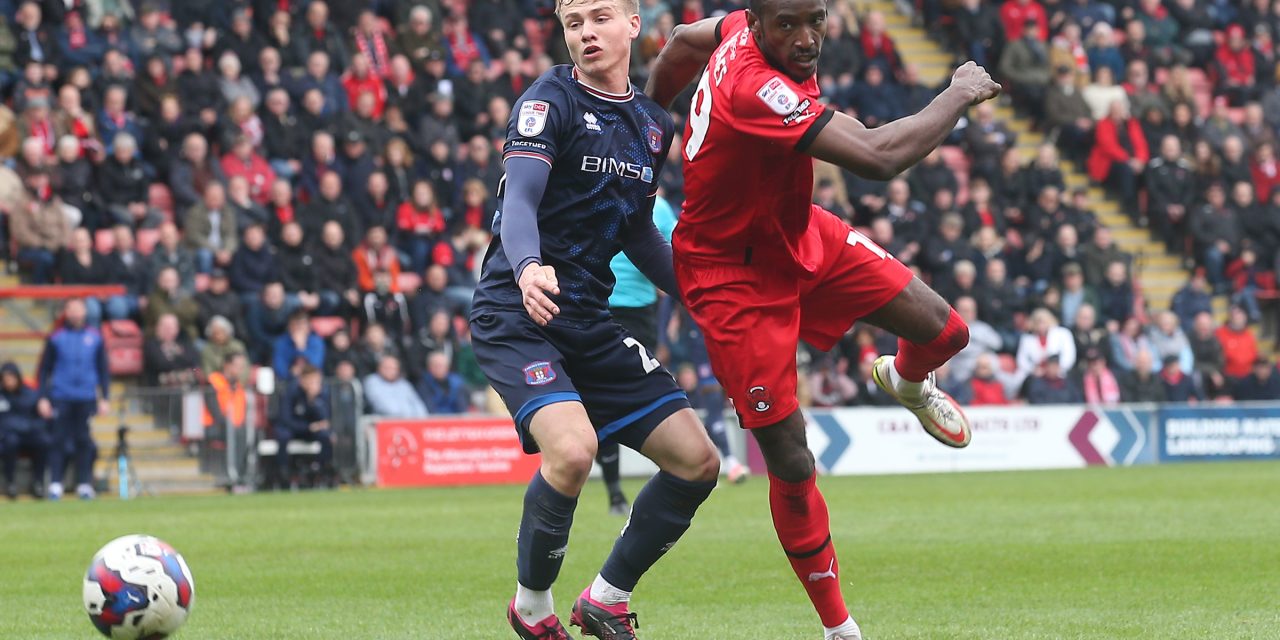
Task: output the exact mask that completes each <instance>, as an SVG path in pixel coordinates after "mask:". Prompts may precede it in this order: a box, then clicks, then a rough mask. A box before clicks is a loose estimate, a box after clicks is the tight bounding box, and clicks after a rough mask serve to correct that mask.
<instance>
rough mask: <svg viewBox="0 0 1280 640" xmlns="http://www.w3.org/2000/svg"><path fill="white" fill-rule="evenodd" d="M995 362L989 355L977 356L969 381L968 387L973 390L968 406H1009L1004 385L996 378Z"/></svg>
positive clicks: (993, 357)
mask: <svg viewBox="0 0 1280 640" xmlns="http://www.w3.org/2000/svg"><path fill="white" fill-rule="evenodd" d="M995 362H996V360H995V356H993V355H991V354H989V353H984V354H982V355H980V356H978V362H977V364H975V365H974V368H973V377H972V378H970V379H969V386H970V388H972V389H973V400H972V401H970V402H969V405H970V406H974V407H977V406H982V405H1005V404H1009V398H1008V396H1007V395H1005V392H1004V384H1003V383H1001V382H1000V380H999V379H998V378H996V364H995Z"/></svg>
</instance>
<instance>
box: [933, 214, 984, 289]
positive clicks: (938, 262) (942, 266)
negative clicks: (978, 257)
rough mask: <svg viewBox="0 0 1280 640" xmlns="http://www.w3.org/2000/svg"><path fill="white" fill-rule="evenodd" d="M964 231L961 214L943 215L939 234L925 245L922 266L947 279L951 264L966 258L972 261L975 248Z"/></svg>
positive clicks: (939, 225)
mask: <svg viewBox="0 0 1280 640" xmlns="http://www.w3.org/2000/svg"><path fill="white" fill-rule="evenodd" d="M963 231H964V220H963V219H962V218H961V217H960V214H958V213H948V214H946V215H944V216H942V221H941V222H940V223H939V224H938V233H937V235H935V236H933V237H932V238H930V239H929V241H928V242H926V243H925V245H924V251H923V252H922V253H921V256H920V266H921V267H923V268H924V269H925V270H926V271H928V272H929V273H932V274H934V276H935V277H942V278H944V279H945V277H946V275H947V274H949V273H950V272H951V266H952V265H954V264H955V263H956V262H957V261H960V260H965V261H969V262H970V263H972V261H973V248H972V247H970V246H969V241H968V240H967V239H966V238H965V237H964V236H963V235H962V232H963Z"/></svg>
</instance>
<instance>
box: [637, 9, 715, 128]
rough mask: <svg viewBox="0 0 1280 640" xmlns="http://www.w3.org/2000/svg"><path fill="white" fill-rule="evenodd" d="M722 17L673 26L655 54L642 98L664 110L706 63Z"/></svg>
mask: <svg viewBox="0 0 1280 640" xmlns="http://www.w3.org/2000/svg"><path fill="white" fill-rule="evenodd" d="M723 20H724V18H704V19H702V20H699V21H697V22H693V23H690V24H681V25H676V28H675V30H674V31H672V32H671V39H670V40H668V41H667V45H666V46H665V47H663V48H662V51H661V52H660V53H659V54H658V59H657V60H655V61H654V63H653V71H652V72H650V73H649V82H648V83H647V84H646V85H645V87H644V93H645V95H647V96H649V97H650V98H652V99H653V101H654V102H657V103H658V104H660V105H662V106H663V107H664V108H669V107H670V106H671V101H672V100H675V99H676V96H677V95H679V94H680V92H681V91H682V90H683V89H684V88H685V87H687V86H689V83H690V82H693V80H694V78H697V77H698V74H699V73H701V72H702V70H703V69H704V68H706V66H707V60H708V59H710V58H711V54H712V53H714V52H715V50H716V47H717V46H719V45H720V23H721V22H722V21H723Z"/></svg>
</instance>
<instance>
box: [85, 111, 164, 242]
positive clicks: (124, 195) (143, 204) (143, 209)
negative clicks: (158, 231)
mask: <svg viewBox="0 0 1280 640" xmlns="http://www.w3.org/2000/svg"><path fill="white" fill-rule="evenodd" d="M137 149H138V146H137V141H136V140H135V139H134V137H133V136H132V135H129V134H128V133H124V132H121V133H118V134H116V137H115V146H114V149H113V151H112V154H111V157H109V158H107V159H106V161H104V162H103V163H102V164H101V165H99V166H98V189H97V191H98V196H99V200H100V201H101V202H102V206H103V207H104V208H105V209H106V210H107V212H108V213H110V214H111V219H112V221H113V222H114V223H116V224H127V225H130V226H133V227H154V226H156V225H157V224H159V223H160V220H161V218H160V216H159V214H158V213H156V212H153V211H151V210H150V209H149V208H148V207H147V190H148V185H149V181H150V175H149V172H148V171H147V167H146V165H144V164H143V163H142V161H141V160H139V159H138V158H137V153H136V152H137Z"/></svg>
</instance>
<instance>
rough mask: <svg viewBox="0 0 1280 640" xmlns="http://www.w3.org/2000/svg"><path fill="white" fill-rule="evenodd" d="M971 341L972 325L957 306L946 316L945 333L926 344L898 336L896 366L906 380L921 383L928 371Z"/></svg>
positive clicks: (939, 365)
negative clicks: (957, 309)
mask: <svg viewBox="0 0 1280 640" xmlns="http://www.w3.org/2000/svg"><path fill="white" fill-rule="evenodd" d="M968 344H969V327H968V326H967V325H965V323H964V320H961V319H960V314H958V313H956V310H955V309H952V310H951V315H950V316H949V317H948V318H947V326H945V327H943V328H942V333H939V334H938V337H936V338H934V339H933V340H932V341H930V342H929V343H927V344H916V343H914V342H910V341H908V340H907V339H906V338H898V357H897V358H895V359H894V362H893V366H894V368H895V369H897V370H898V375H900V376H902V379H903V380H907V381H910V382H921V381H923V380H924V379H925V378H927V377H929V372H931V371H933V370H934V369H937V368H938V367H941V366H942V363H944V362H946V361H947V360H950V359H951V356H954V355H955V354H957V353H960V350H961V349H963V348H965V346H966V345H968Z"/></svg>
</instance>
